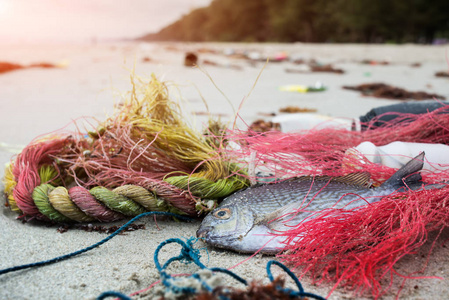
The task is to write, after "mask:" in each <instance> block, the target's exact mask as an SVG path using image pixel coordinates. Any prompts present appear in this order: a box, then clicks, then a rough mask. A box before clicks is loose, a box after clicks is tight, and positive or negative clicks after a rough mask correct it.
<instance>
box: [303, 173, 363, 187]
mask: <svg viewBox="0 0 449 300" xmlns="http://www.w3.org/2000/svg"><path fill="white" fill-rule="evenodd" d="M298 179H299V180H314V181H331V182H339V183H344V184H347V185H352V186H360V187H367V188H368V187H370V185H371V182H370V179H371V175H370V173H369V172H356V173H350V174H347V175H343V176H337V177H331V176H314V177H312V176H303V177H299V178H298Z"/></svg>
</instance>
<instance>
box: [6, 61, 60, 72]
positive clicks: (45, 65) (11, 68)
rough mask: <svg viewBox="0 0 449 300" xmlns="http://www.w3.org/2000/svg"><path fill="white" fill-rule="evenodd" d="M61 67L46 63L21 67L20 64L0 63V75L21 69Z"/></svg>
mask: <svg viewBox="0 0 449 300" xmlns="http://www.w3.org/2000/svg"><path fill="white" fill-rule="evenodd" d="M63 66H64V65H63V64H59V65H55V64H52V63H47V62H41V63H33V64H30V65H21V64H16V63H9V62H0V74H1V73H7V72H11V71H15V70H21V69H29V68H43V69H51V68H61V67H63Z"/></svg>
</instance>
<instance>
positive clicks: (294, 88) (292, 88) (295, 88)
mask: <svg viewBox="0 0 449 300" xmlns="http://www.w3.org/2000/svg"><path fill="white" fill-rule="evenodd" d="M279 90H280V91H282V92H296V93H311V92H324V91H325V90H326V87H325V86H324V85H323V84H322V83H321V82H319V81H318V82H316V83H315V85H313V86H307V85H299V84H291V85H282V86H280V87H279Z"/></svg>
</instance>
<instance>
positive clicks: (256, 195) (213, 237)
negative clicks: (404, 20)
mask: <svg viewBox="0 0 449 300" xmlns="http://www.w3.org/2000/svg"><path fill="white" fill-rule="evenodd" d="M423 161H424V152H423V153H421V154H420V155H418V156H417V157H415V158H414V159H412V160H410V161H409V162H408V163H407V164H406V165H405V166H403V167H402V168H401V169H399V170H398V171H397V172H396V173H395V174H393V176H391V177H390V178H389V179H388V180H387V181H386V182H384V183H383V184H382V185H381V186H379V187H376V188H369V179H370V176H369V173H352V174H349V175H346V176H342V177H333V178H331V177H326V176H322V177H318V176H316V177H299V178H295V179H290V180H286V181H283V182H280V183H274V184H265V185H258V186H252V187H249V188H247V189H245V190H241V191H238V192H236V193H234V194H232V195H231V196H228V197H227V198H225V199H224V200H223V202H222V203H221V204H220V205H219V206H218V207H217V208H216V209H215V210H213V211H212V212H210V213H209V214H208V215H207V216H206V217H205V218H204V220H203V221H202V223H201V226H200V228H199V229H198V231H197V232H196V234H197V237H199V238H201V239H202V240H203V241H205V242H206V243H208V244H210V245H212V246H215V247H219V248H224V249H229V250H233V251H236V252H241V253H254V252H256V251H258V250H260V252H261V253H267V254H274V253H277V252H279V251H280V250H282V248H283V247H284V246H285V244H283V241H284V240H285V237H282V236H279V235H277V236H273V235H272V233H274V232H278V233H279V230H282V229H283V228H284V229H283V230H286V229H287V227H285V226H286V225H289V226H290V225H291V226H294V225H296V224H299V223H300V222H301V221H303V220H306V219H311V218H313V217H314V215H316V214H317V212H319V211H321V210H323V209H326V208H344V209H353V208H356V207H360V206H362V205H366V204H368V203H373V202H376V201H379V200H380V199H382V197H384V196H387V195H390V194H392V193H397V192H401V191H405V190H406V188H405V185H407V188H410V189H414V190H416V189H419V188H422V186H423V184H422V182H421V175H420V174H419V173H417V172H419V171H420V170H421V169H422V167H423ZM292 212H296V213H297V214H296V215H295V216H294V218H292V216H291V215H290V216H286V214H287V215H288V214H292ZM286 218H289V219H290V220H288V222H286Z"/></svg>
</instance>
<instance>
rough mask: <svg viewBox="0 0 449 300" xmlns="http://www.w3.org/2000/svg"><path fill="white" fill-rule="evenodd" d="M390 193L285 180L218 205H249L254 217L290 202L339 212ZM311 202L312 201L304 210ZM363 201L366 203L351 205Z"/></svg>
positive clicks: (340, 184)
mask: <svg viewBox="0 0 449 300" xmlns="http://www.w3.org/2000/svg"><path fill="white" fill-rule="evenodd" d="M312 184H313V186H312V187H311V185H312ZM391 192H393V191H392V190H391V191H389V190H387V189H382V188H377V189H369V188H364V187H361V186H354V185H349V184H345V183H340V182H332V181H331V182H328V181H319V180H317V181H312V180H288V181H284V182H281V183H277V184H266V185H260V186H254V187H250V188H247V189H246V190H243V191H240V192H237V193H235V194H233V195H231V196H229V197H228V198H226V199H225V200H224V201H223V203H222V205H230V204H237V205H241V204H245V205H249V206H250V207H251V209H252V210H253V211H254V212H255V213H256V214H258V215H260V214H266V213H270V212H272V211H275V210H277V209H279V208H281V207H284V206H285V205H288V204H290V203H292V202H293V201H295V202H296V201H298V202H303V203H304V204H303V205H302V208H303V209H306V210H312V211H317V210H322V209H325V208H330V207H333V208H342V207H345V206H346V205H347V206H346V208H348V209H350V208H354V207H357V206H360V205H363V204H366V201H368V202H370V203H371V202H374V201H376V200H379V198H378V197H380V196H384V195H388V194H390V193H391ZM346 194H347V195H346ZM306 195H307V197H306ZM305 197H306V199H304V198H305ZM373 197H375V198H373ZM312 198H313V201H312V202H311V203H310V205H308V206H307V204H308V203H309V201H310V200H311V199H312ZM363 198H364V199H365V200H366V201H364V200H360V201H354V200H356V199H363ZM352 201H354V202H352Z"/></svg>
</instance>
